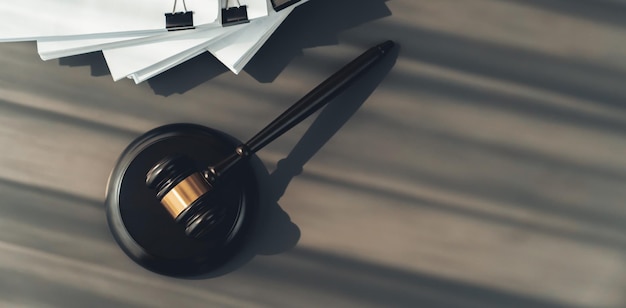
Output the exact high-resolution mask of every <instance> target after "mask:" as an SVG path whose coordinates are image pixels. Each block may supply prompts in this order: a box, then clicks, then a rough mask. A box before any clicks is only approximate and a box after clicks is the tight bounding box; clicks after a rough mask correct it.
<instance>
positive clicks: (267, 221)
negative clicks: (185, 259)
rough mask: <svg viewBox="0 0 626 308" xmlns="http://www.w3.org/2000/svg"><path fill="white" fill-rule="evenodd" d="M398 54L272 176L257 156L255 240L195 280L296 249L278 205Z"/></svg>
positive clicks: (358, 85)
mask: <svg viewBox="0 0 626 308" xmlns="http://www.w3.org/2000/svg"><path fill="white" fill-rule="evenodd" d="M399 50H400V46H397V47H395V48H394V49H393V50H392V52H391V53H390V54H389V55H387V56H386V57H385V58H383V59H382V60H381V62H380V63H378V65H376V66H374V67H373V68H372V69H371V70H370V71H369V72H366V73H365V74H364V75H363V76H361V77H360V78H359V79H358V80H356V81H355V82H354V83H353V84H352V85H351V86H349V87H348V88H347V89H346V90H345V91H344V92H343V93H341V94H340V95H339V96H337V97H336V98H335V99H334V100H333V101H331V102H330V103H329V104H328V105H327V106H326V107H324V109H323V110H322V111H321V113H320V114H319V115H318V117H317V118H316V119H315V120H314V121H313V123H312V124H311V126H310V127H309V128H308V130H307V131H306V132H305V133H304V135H303V136H302V138H301V139H300V140H299V141H298V143H297V144H296V145H295V146H294V147H293V149H292V150H291V152H289V154H288V155H287V157H285V158H284V159H282V160H280V161H279V162H278V164H277V167H276V169H275V170H274V171H273V172H272V173H268V171H267V169H266V168H265V167H264V166H263V163H262V162H261V161H260V160H259V159H258V158H257V157H256V156H255V159H254V160H253V161H252V165H253V166H254V167H255V169H256V173H257V177H258V182H259V185H260V187H259V190H260V200H261V202H260V203H261V204H260V211H259V217H258V221H257V224H256V225H255V226H254V227H253V230H252V232H251V234H252V236H251V238H250V239H249V241H248V243H247V244H245V247H244V248H243V250H242V251H241V252H240V253H239V255H238V256H237V257H236V258H235V259H234V260H232V261H231V262H229V263H228V264H227V265H226V266H224V267H222V268H220V269H217V270H216V271H214V272H211V273H209V274H207V275H202V276H199V277H195V278H194V279H205V278H213V277H218V276H222V275H224V274H227V273H229V272H232V271H234V270H236V269H238V268H240V267H242V266H244V265H245V264H247V263H248V262H249V261H250V260H252V259H253V258H254V256H256V255H275V254H279V253H282V252H285V251H288V250H290V249H292V248H293V247H295V246H296V244H297V243H298V240H299V239H300V229H299V228H298V227H297V225H296V224H294V223H293V222H291V220H290V218H289V215H288V214H287V213H286V212H285V211H283V210H282V209H281V207H280V205H279V203H278V202H279V201H280V199H281V197H282V196H283V194H284V192H285V191H286V190H287V188H288V186H289V183H290V182H291V180H292V179H293V178H295V177H296V176H298V175H299V174H301V173H302V170H303V167H304V165H305V164H306V163H307V162H308V161H309V160H310V159H311V158H312V157H313V156H314V155H315V154H316V153H317V152H318V151H319V150H320V149H321V148H322V147H323V146H324V145H325V144H326V143H327V142H328V141H329V140H330V139H331V138H332V137H333V136H334V135H335V133H337V132H338V131H339V130H340V129H341V128H342V126H343V125H344V124H345V123H347V122H348V120H349V119H350V118H351V117H352V116H353V115H354V114H355V113H356V112H357V110H359V108H360V107H361V106H362V105H363V104H364V103H365V101H367V99H368V98H369V97H370V96H371V95H372V93H373V92H374V91H375V90H376V88H377V87H378V85H379V84H380V83H381V82H382V81H383V80H384V79H385V77H386V76H387V75H388V74H389V72H390V71H391V69H392V68H393V66H394V65H395V63H396V60H397V58H398V54H399Z"/></svg>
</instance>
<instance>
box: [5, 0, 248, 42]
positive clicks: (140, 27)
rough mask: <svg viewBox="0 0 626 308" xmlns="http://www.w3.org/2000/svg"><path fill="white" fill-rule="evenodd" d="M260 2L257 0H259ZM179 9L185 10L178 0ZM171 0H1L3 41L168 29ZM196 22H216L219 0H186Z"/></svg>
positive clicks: (96, 35)
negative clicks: (167, 15) (167, 21)
mask: <svg viewBox="0 0 626 308" xmlns="http://www.w3.org/2000/svg"><path fill="white" fill-rule="evenodd" d="M257 1H258V0H257ZM179 2H180V3H179V4H178V5H179V7H178V9H177V11H179V10H182V5H181V4H182V1H179ZM173 4H174V2H173V1H172V0H132V1H128V0H16V1H9V0H5V1H2V2H1V3H0V12H2V18H0V42H7V41H28V40H37V39H40V38H52V37H68V36H84V38H86V39H94V38H98V37H102V36H101V35H103V34H106V35H109V36H110V35H111V34H115V33H126V34H130V33H135V34H140V33H147V32H149V33H158V32H165V31H167V30H166V29H165V16H164V14H165V13H169V12H171V11H172V7H173ZM186 4H187V9H189V10H191V11H193V12H194V17H193V18H194V24H195V25H202V24H208V23H214V22H216V21H217V19H218V17H219V16H220V3H219V0H186Z"/></svg>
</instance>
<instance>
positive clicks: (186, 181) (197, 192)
mask: <svg viewBox="0 0 626 308" xmlns="http://www.w3.org/2000/svg"><path fill="white" fill-rule="evenodd" d="M146 184H147V185H148V187H149V188H151V189H154V190H156V192H157V194H156V196H157V199H159V201H161V204H162V205H163V206H164V207H165V209H166V210H167V211H168V213H170V215H171V216H172V218H174V219H176V218H177V217H178V216H179V215H180V214H181V213H182V212H183V211H185V210H186V209H188V208H189V207H190V206H192V205H193V203H194V202H195V201H196V200H198V198H200V197H201V196H202V195H204V194H205V193H207V192H208V191H210V190H211V186H210V185H209V183H208V182H207V181H206V179H205V178H204V176H203V175H202V174H201V173H200V172H199V171H198V168H197V167H196V166H195V163H194V162H193V161H192V160H191V159H189V158H187V157H185V156H173V157H166V158H164V159H162V160H160V161H159V162H158V163H157V164H156V165H154V167H152V169H150V171H148V173H147V175H146Z"/></svg>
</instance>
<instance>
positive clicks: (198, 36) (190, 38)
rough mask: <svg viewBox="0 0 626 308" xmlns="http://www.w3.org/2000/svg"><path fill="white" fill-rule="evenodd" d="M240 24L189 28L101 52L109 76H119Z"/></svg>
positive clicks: (232, 30)
mask: <svg viewBox="0 0 626 308" xmlns="http://www.w3.org/2000/svg"><path fill="white" fill-rule="evenodd" d="M240 26H242V25H237V26H232V27H227V28H223V27H214V28H208V29H204V30H197V31H190V32H187V33H186V34H184V35H179V36H177V37H175V38H169V39H167V40H164V41H163V40H159V41H154V42H150V43H146V44H139V45H131V46H126V47H120V48H112V49H104V50H102V53H103V54H104V58H105V59H106V61H107V65H108V66H109V70H110V71H111V76H112V77H113V80H120V79H122V78H126V77H127V76H128V75H130V74H132V73H134V72H136V71H139V70H142V69H145V68H147V67H149V66H151V65H154V64H157V63H161V62H163V61H166V60H167V59H168V58H171V57H173V56H175V55H177V54H179V53H182V52H184V51H186V50H189V49H192V48H195V47H201V46H202V44H206V43H207V42H211V41H213V40H216V39H220V38H222V37H224V36H226V35H228V34H229V33H231V32H234V31H236V30H237V29H238V28H239V27H240Z"/></svg>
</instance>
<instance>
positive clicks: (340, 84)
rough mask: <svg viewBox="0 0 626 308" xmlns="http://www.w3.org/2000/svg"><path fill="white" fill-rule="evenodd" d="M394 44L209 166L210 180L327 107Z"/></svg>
mask: <svg viewBox="0 0 626 308" xmlns="http://www.w3.org/2000/svg"><path fill="white" fill-rule="evenodd" d="M394 45H395V43H394V42H393V41H386V42H384V43H381V44H378V45H376V46H374V47H372V48H370V49H368V50H367V51H366V52H364V53H363V54H361V55H360V56H358V57H357V58H356V59H354V60H352V62H350V63H348V64H347V65H346V66H344V67H343V68H341V69H340V70H339V71H337V72H336V73H334V74H333V75H332V76H330V77H329V78H328V79H326V80H325V81H324V82H322V83H321V84H320V85H318V86H317V87H315V88H314V89H313V90H311V91H310V92H309V93H308V94H306V95H305V96H304V97H302V98H301V99H300V100H298V101H297V102H296V103H294V104H293V105H292V106H291V107H289V109H287V110H286V111H285V112H283V113H282V114H281V115H279V116H278V117H277V118H276V119H275V120H274V121H272V122H271V123H270V124H269V125H267V126H266V127H265V128H263V129H262V130H261V131H260V132H258V133H257V134H256V135H255V136H254V137H252V138H251V139H250V140H249V141H248V142H246V143H244V144H241V145H239V146H238V147H237V148H236V150H235V153H233V154H231V155H230V156H229V157H227V158H226V159H224V160H223V161H221V162H219V163H218V164H216V165H214V166H212V167H210V168H209V170H208V171H209V172H208V173H207V174H206V176H207V178H208V179H209V181H210V182H212V181H214V180H215V179H216V178H217V177H219V176H220V175H221V174H223V173H224V172H226V171H227V170H228V169H230V168H231V167H232V166H234V165H235V164H237V163H238V162H239V161H241V160H242V159H244V158H246V157H248V156H250V155H252V154H253V153H255V152H257V151H258V150H260V149H262V148H263V147H264V146H266V145H267V144H269V143H270V142H272V141H274V140H275V139H276V138H278V137H280V136H281V135H282V134H284V133H285V132H286V131H288V130H290V129H291V128H292V127H294V126H295V125H297V124H298V123H300V122H302V120H304V119H306V118H307V117H309V116H310V115H311V114H312V113H314V112H315V111H317V110H318V109H320V108H321V107H322V106H324V105H326V104H327V103H328V102H330V101H331V100H332V99H333V98H335V97H336V96H337V95H339V94H340V93H341V92H342V91H343V90H345V89H346V88H347V87H348V86H349V85H350V84H351V83H352V82H354V81H355V80H356V79H357V77H359V76H360V75H361V74H362V73H364V72H365V71H367V70H368V69H370V68H371V67H372V66H374V64H376V63H377V62H378V61H379V60H380V59H382V58H383V56H385V55H386V54H388V53H389V51H390V50H391V49H392V48H393V46H394Z"/></svg>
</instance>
